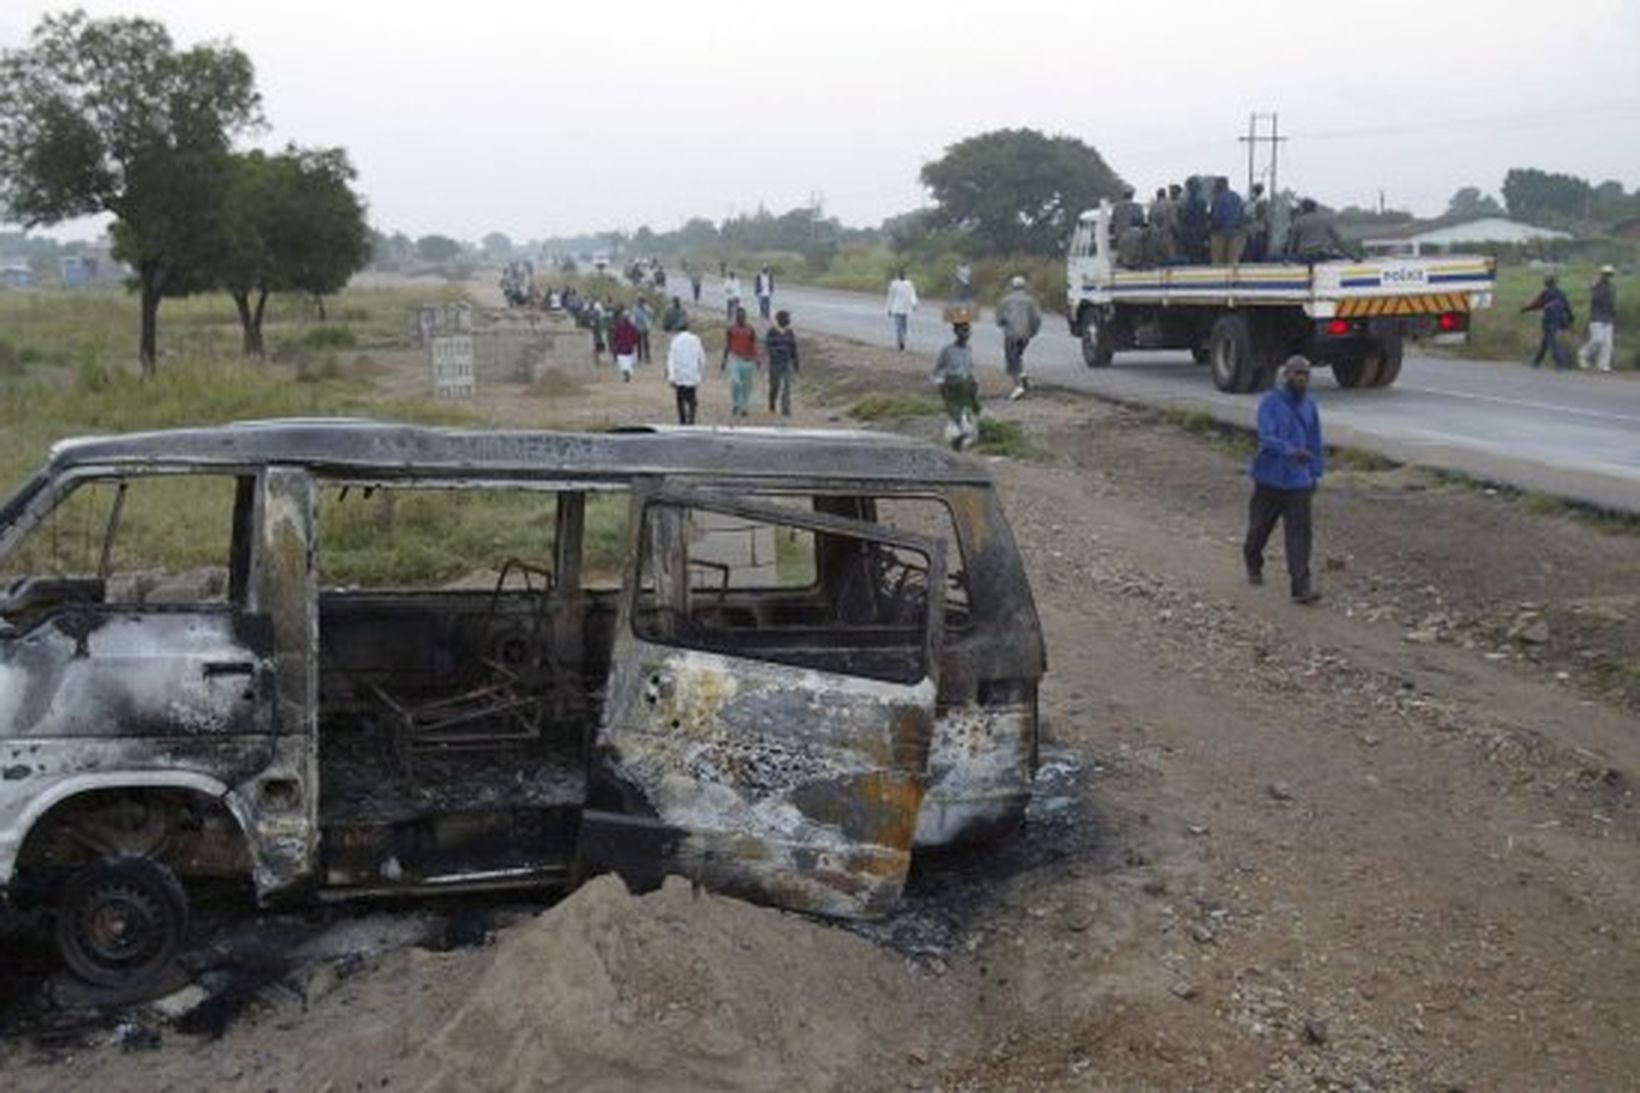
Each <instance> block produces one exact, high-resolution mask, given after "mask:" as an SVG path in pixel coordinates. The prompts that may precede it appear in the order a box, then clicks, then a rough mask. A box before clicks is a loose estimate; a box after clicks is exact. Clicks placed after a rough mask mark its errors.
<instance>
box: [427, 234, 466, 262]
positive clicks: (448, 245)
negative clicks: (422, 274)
mask: <svg viewBox="0 0 1640 1093" xmlns="http://www.w3.org/2000/svg"><path fill="white" fill-rule="evenodd" d="M460 253H461V244H460V243H458V242H456V241H455V240H454V239H451V238H450V237H449V236H448V235H424V236H422V237H421V238H420V239H418V240H416V255H417V256H418V257H419V258H421V260H422V261H424V262H448V261H449V260H450V259H452V258H454V257H455V256H456V255H458V254H460Z"/></svg>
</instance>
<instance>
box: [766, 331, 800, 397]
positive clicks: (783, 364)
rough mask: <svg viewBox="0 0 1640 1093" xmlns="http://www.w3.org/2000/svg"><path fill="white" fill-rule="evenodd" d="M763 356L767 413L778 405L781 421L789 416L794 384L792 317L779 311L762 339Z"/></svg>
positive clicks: (795, 341)
mask: <svg viewBox="0 0 1640 1093" xmlns="http://www.w3.org/2000/svg"><path fill="white" fill-rule="evenodd" d="M763 355H764V356H766V357H767V358H768V359H769V413H771V414H772V413H774V404H775V400H776V399H777V398H778V399H779V401H780V413H781V416H783V417H791V416H792V384H793V383H795V382H796V380H797V335H796V334H794V333H792V313H791V312H789V311H786V310H785V309H781V310H780V311H777V312H775V314H774V325H773V326H771V327H769V332H768V333H767V334H765V335H763Z"/></svg>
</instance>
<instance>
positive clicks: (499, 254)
mask: <svg viewBox="0 0 1640 1093" xmlns="http://www.w3.org/2000/svg"><path fill="white" fill-rule="evenodd" d="M478 245H479V246H480V247H482V248H483V249H484V257H486V258H488V259H490V260H491V261H493V262H505V261H507V260H508V259H509V258H511V257H512V252H513V243H512V240H511V239H510V238H509V237H508V236H507V234H506V233H505V232H491V233H490V234H489V235H486V236H485V237H484V238H483V239H480V240H479V241H478Z"/></svg>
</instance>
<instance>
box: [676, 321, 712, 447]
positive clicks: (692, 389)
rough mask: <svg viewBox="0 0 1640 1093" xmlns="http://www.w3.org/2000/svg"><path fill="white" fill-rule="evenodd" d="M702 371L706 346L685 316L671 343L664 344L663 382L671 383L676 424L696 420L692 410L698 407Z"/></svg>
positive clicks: (691, 422)
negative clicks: (690, 326)
mask: <svg viewBox="0 0 1640 1093" xmlns="http://www.w3.org/2000/svg"><path fill="white" fill-rule="evenodd" d="M705 371H706V347H705V346H703V345H701V344H700V338H698V337H697V336H696V335H695V332H694V331H692V330H690V329H689V318H688V316H685V317H684V320H683V325H682V326H679V327H678V328H677V330H675V331H674V332H673V334H672V342H671V344H670V345H668V346H667V347H666V382H667V383H670V384H671V385H672V393H673V395H674V397H675V398H676V399H677V403H678V424H679V425H693V424H694V423H695V412H696V410H698V409H699V399H698V397H697V395H698V392H699V389H700V381H701V377H702V375H703V374H704V373H705Z"/></svg>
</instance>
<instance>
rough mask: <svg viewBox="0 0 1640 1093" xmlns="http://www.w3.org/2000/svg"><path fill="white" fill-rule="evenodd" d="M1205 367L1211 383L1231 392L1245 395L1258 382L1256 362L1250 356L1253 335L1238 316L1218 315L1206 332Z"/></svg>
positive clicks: (1221, 389)
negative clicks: (1210, 375)
mask: <svg viewBox="0 0 1640 1093" xmlns="http://www.w3.org/2000/svg"><path fill="white" fill-rule="evenodd" d="M1207 350H1208V362H1207V363H1208V367H1209V368H1210V369H1211V370H1212V372H1213V386H1215V387H1217V388H1218V389H1219V390H1220V391H1228V392H1231V393H1232V394H1245V393H1246V392H1248V391H1251V390H1252V389H1253V388H1254V387H1255V386H1256V385H1257V383H1258V362H1257V361H1256V360H1255V359H1254V357H1253V335H1252V333H1251V332H1250V331H1249V330H1248V329H1247V320H1246V319H1244V318H1242V317H1241V316H1240V315H1221V316H1219V318H1218V319H1217V320H1215V321H1214V323H1213V329H1212V331H1211V332H1209V334H1208V335H1207Z"/></svg>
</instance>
